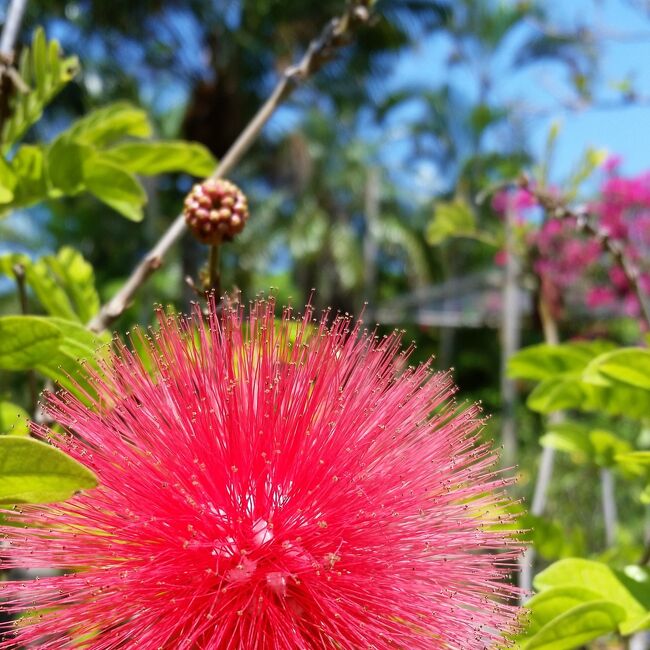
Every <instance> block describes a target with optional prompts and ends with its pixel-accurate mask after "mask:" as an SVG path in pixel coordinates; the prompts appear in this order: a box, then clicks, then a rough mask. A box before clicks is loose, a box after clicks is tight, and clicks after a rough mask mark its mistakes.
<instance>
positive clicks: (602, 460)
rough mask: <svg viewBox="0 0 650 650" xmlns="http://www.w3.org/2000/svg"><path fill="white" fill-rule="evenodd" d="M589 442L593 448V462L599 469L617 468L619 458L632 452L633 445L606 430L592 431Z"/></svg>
mask: <svg viewBox="0 0 650 650" xmlns="http://www.w3.org/2000/svg"><path fill="white" fill-rule="evenodd" d="M589 440H590V441H591V445H592V447H593V460H594V462H595V463H596V465H598V466H599V467H613V466H615V465H616V463H617V461H616V458H617V456H619V455H620V454H624V453H626V452H629V451H631V450H632V445H630V443H629V442H627V440H623V439H621V438H619V437H618V436H617V435H616V434H614V433H612V432H611V431H605V430H604V429H594V430H593V431H590V432H589Z"/></svg>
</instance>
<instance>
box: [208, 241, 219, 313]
mask: <svg viewBox="0 0 650 650" xmlns="http://www.w3.org/2000/svg"><path fill="white" fill-rule="evenodd" d="M220 252H221V245H220V244H215V245H214V246H210V258H209V260H208V273H209V277H208V291H209V292H211V293H214V296H215V298H216V300H217V301H218V300H219V298H220V297H221V265H220V258H221V255H220Z"/></svg>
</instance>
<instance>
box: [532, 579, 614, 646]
mask: <svg viewBox="0 0 650 650" xmlns="http://www.w3.org/2000/svg"><path fill="white" fill-rule="evenodd" d="M599 600H602V598H601V597H600V596H599V595H598V593H597V592H595V591H591V590H590V589H587V588H585V587H552V588H551V589H547V590H546V591H542V592H541V593H539V594H536V595H535V596H533V597H532V598H531V599H530V600H529V601H528V602H527V603H526V609H528V610H529V611H530V615H529V618H528V626H527V627H526V630H525V632H524V636H525V637H532V636H534V635H535V634H537V632H539V630H541V629H542V628H543V627H544V626H545V625H547V624H548V623H550V622H551V621H552V620H553V619H554V618H557V617H558V616H560V615H561V614H563V613H564V612H567V611H569V610H570V609H572V608H574V607H576V606H578V605H583V604H584V603H588V602H593V601H599Z"/></svg>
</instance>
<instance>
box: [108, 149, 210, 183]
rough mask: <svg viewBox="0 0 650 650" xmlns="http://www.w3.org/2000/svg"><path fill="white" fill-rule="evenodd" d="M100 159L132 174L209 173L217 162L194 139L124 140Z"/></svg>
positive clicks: (203, 175) (203, 174) (196, 174)
mask: <svg viewBox="0 0 650 650" xmlns="http://www.w3.org/2000/svg"><path fill="white" fill-rule="evenodd" d="M102 159H103V160H107V161H109V162H111V163H113V164H115V165H118V166H119V167H121V168H122V169H124V170H125V171H128V172H131V173H134V174H145V175H155V174H163V173H165V172H185V173H186V174H191V175H192V176H199V177H205V176H209V175H210V174H211V173H212V172H213V171H214V168H215V167H216V165H217V161H216V160H215V158H214V157H213V156H212V154H211V153H210V151H209V150H208V149H207V148H206V147H204V146H203V145H202V144H199V143H197V142H184V141H182V140H172V141H166V142H126V143H124V144H120V145H118V146H116V147H113V148H112V149H108V150H106V151H103V152H102Z"/></svg>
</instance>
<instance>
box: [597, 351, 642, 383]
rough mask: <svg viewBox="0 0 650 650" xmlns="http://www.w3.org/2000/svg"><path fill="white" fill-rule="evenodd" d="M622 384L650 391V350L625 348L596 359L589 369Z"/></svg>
mask: <svg viewBox="0 0 650 650" xmlns="http://www.w3.org/2000/svg"><path fill="white" fill-rule="evenodd" d="M587 371H588V372H589V373H597V374H598V375H600V376H601V377H603V376H604V377H605V378H607V379H610V380H614V381H615V382H619V383H621V384H627V385H629V386H634V387H635V388H642V389H644V390H648V391H650V350H648V349H646V348H623V349H620V350H614V351H612V352H608V353H607V354H602V355H600V356H598V357H596V358H595V359H594V360H593V361H592V362H591V363H590V364H589V367H588V368H587Z"/></svg>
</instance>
